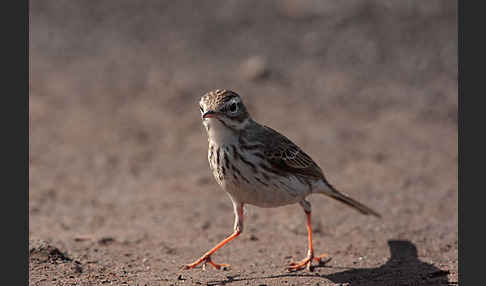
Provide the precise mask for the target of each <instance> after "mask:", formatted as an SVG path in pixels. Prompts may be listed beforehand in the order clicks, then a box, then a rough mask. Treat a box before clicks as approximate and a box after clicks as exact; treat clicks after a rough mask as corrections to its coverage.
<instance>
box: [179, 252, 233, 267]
mask: <svg viewBox="0 0 486 286" xmlns="http://www.w3.org/2000/svg"><path fill="white" fill-rule="evenodd" d="M208 263H209V264H210V265H212V266H213V267H214V268H216V269H218V270H220V269H223V270H228V269H229V268H231V265H229V264H217V263H214V262H213V261H212V260H211V256H210V255H207V256H202V257H201V258H199V259H198V260H196V261H194V262H193V263H191V264H186V265H183V266H182V269H184V270H187V269H193V268H196V267H197V266H198V265H199V264H202V269H203V270H206V265H207V264H208Z"/></svg>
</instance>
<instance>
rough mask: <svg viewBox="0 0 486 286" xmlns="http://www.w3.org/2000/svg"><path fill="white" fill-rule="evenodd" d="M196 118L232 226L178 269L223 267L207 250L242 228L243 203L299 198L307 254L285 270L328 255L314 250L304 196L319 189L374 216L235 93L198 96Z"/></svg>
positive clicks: (268, 203) (276, 204) (276, 202)
mask: <svg viewBox="0 0 486 286" xmlns="http://www.w3.org/2000/svg"><path fill="white" fill-rule="evenodd" d="M199 108H200V112H201V119H202V123H203V125H204V127H205V129H206V133H207V135H208V142H209V146H208V161H209V166H210V169H211V171H212V174H213V176H214V178H215V179H216V182H217V183H218V184H219V185H220V186H221V188H222V189H223V190H224V191H225V192H226V193H227V194H228V195H229V197H230V199H231V201H232V203H233V210H234V215H235V221H234V230H233V233H232V234H231V235H229V236H228V237H226V238H225V239H223V240H222V241H221V242H220V243H218V244H217V245H216V246H214V247H213V248H212V249H210V250H209V251H207V252H206V253H205V254H203V255H202V256H201V257H200V258H198V259H196V260H195V261H194V262H192V263H190V264H185V265H183V266H182V268H183V269H186V270H187V269H193V268H196V267H198V266H199V265H201V266H202V268H203V269H205V268H206V265H207V264H208V263H209V264H210V265H212V266H213V267H214V268H216V269H228V268H230V265H229V264H218V263H215V262H214V261H213V260H212V256H213V254H214V253H215V252H216V251H217V250H218V249H220V248H221V247H223V246H224V245H225V244H227V243H228V242H230V241H232V240H233V239H235V238H236V237H238V236H239V235H240V234H241V233H242V232H243V228H244V213H243V209H244V206H245V205H246V204H249V205H254V206H257V207H263V208H274V207H280V206H285V205H291V204H297V203H298V204H299V205H300V206H301V207H302V208H303V210H304V212H305V214H306V218H307V235H308V251H307V256H306V257H305V258H304V259H302V260H300V261H296V262H292V263H290V264H289V265H288V267H287V270H288V271H299V270H304V269H307V270H309V271H312V270H313V267H314V266H313V265H312V262H313V261H316V262H317V263H318V264H321V263H323V262H324V259H326V262H327V261H328V260H327V258H328V255H327V254H323V255H315V253H314V248H313V244H312V227H311V204H310V203H309V201H308V200H306V197H307V196H308V195H310V194H323V195H326V196H328V197H330V198H333V199H335V200H337V201H339V202H341V203H344V204H345V205H347V206H350V207H352V208H354V209H355V210H357V211H358V212H360V213H362V214H364V215H372V216H375V217H378V218H380V217H381V215H380V214H379V213H378V212H376V211H374V210H373V209H371V208H370V207H368V206H366V205H364V204H362V203H360V202H358V201H356V200H354V199H352V198H351V197H350V196H348V195H346V194H345V193H342V192H340V191H338V190H337V189H336V188H335V187H334V186H333V185H331V184H330V183H329V182H328V180H327V179H326V177H325V176H324V173H323V172H322V170H321V168H320V167H319V166H318V165H317V164H316V163H315V162H314V160H312V158H311V157H310V156H309V155H307V154H306V153H305V152H304V151H303V150H302V149H301V148H300V147H298V146H297V145H296V144H295V143H294V142H292V141H291V140H290V139H288V138H287V137H285V136H284V135H282V134H280V133H279V132H277V131H275V130H274V129H272V128H270V127H268V126H265V125H262V124H259V123H257V122H256V121H255V120H253V118H252V117H251V116H250V113H249V112H248V110H247V108H246V106H245V104H244V103H243V100H242V98H241V96H240V95H239V94H237V93H236V92H234V91H232V90H227V89H216V90H211V91H208V92H206V93H205V94H203V95H202V96H201V97H200V100H199Z"/></svg>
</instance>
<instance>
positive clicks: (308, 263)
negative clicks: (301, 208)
mask: <svg viewBox="0 0 486 286" xmlns="http://www.w3.org/2000/svg"><path fill="white" fill-rule="evenodd" d="M305 214H306V216H307V233H308V240H309V251H308V252H307V257H306V258H304V259H302V260H301V261H298V262H292V263H290V265H289V267H288V268H287V270H288V271H297V270H301V269H304V268H307V270H309V271H312V261H313V260H315V261H317V262H318V263H319V264H321V263H322V262H323V261H322V259H323V258H326V257H327V256H328V255H327V254H322V255H320V256H317V257H315V256H314V247H313V245H312V225H311V212H310V211H307V210H306V211H305Z"/></svg>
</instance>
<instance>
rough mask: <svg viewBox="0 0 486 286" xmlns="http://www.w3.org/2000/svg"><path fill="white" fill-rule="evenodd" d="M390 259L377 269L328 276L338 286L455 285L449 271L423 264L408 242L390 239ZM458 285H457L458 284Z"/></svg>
mask: <svg viewBox="0 0 486 286" xmlns="http://www.w3.org/2000/svg"><path fill="white" fill-rule="evenodd" d="M388 246H389V247H390V253H391V256H390V259H388V261H387V262H386V263H385V264H383V265H382V266H380V267H377V268H363V269H352V270H347V271H343V272H338V273H334V274H330V275H326V276H323V277H326V278H327V279H329V280H331V281H332V282H334V283H349V285H350V286H352V285H451V283H449V280H448V279H447V275H448V274H449V271H448V270H441V269H439V268H437V267H435V266H434V265H432V264H429V263H426V262H422V261H420V260H419V259H418V256H417V247H415V245H414V244H413V243H411V242H410V241H407V240H389V241H388ZM454 284H455V283H454Z"/></svg>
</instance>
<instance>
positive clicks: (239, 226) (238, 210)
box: [183, 204, 243, 270]
mask: <svg viewBox="0 0 486 286" xmlns="http://www.w3.org/2000/svg"><path fill="white" fill-rule="evenodd" d="M234 209H235V231H234V232H233V234H232V235H230V236H228V237H227V238H225V239H223V240H222V241H221V242H220V243H218V244H217V245H216V246H215V247H213V248H212V249H211V250H209V251H208V252H206V253H205V254H204V255H203V256H201V257H200V258H199V259H197V260H196V261H194V262H193V263H190V264H186V265H184V266H183V269H192V268H196V267H197V266H198V265H199V264H201V263H203V269H205V266H206V263H209V264H211V265H212V266H213V267H214V268H216V269H218V270H219V269H221V268H223V269H224V268H229V267H230V265H229V264H217V263H214V262H213V261H212V260H211V255H212V254H213V253H215V252H216V251H217V250H218V249H220V248H221V247H223V245H225V244H226V243H228V242H230V241H232V240H233V239H235V238H236V237H238V235H240V234H241V233H242V232H243V204H238V205H235V207H234Z"/></svg>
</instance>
